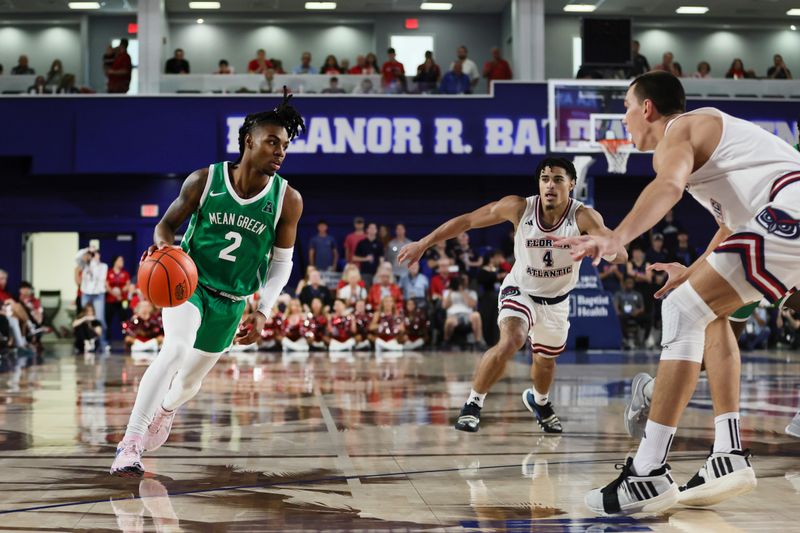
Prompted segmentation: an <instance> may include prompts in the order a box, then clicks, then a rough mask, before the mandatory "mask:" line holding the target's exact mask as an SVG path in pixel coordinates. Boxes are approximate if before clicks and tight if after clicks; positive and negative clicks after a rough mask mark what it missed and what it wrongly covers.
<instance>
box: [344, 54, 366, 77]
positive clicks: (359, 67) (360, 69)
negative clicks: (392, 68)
mask: <svg viewBox="0 0 800 533" xmlns="http://www.w3.org/2000/svg"><path fill="white" fill-rule="evenodd" d="M366 68H367V58H366V57H364V56H363V55H358V56H356V64H355V65H354V66H352V67H350V70H348V71H347V73H348V74H366V72H364V70H365V69H366Z"/></svg>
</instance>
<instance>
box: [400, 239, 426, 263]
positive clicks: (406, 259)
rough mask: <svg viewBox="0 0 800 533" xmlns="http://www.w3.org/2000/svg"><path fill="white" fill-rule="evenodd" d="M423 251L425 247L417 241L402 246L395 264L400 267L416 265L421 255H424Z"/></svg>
mask: <svg viewBox="0 0 800 533" xmlns="http://www.w3.org/2000/svg"><path fill="white" fill-rule="evenodd" d="M425 250H426V248H425V246H423V245H422V244H421V243H420V242H419V241H414V242H411V243H408V244H406V245H405V246H403V248H401V249H400V253H399V254H397V262H398V263H400V264H401V265H402V264H407V265H410V264H411V263H417V262H419V260H420V259H422V254H424V253H425Z"/></svg>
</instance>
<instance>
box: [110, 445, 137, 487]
mask: <svg viewBox="0 0 800 533" xmlns="http://www.w3.org/2000/svg"><path fill="white" fill-rule="evenodd" d="M143 451H144V450H143V449H142V441H141V438H125V439H122V442H120V443H119V444H117V456H116V457H115V458H114V463H113V464H112V465H111V474H112V475H115V476H122V477H140V476H141V475H142V474H144V467H143V466H142V452H143Z"/></svg>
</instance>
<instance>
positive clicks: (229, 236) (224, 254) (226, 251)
mask: <svg viewBox="0 0 800 533" xmlns="http://www.w3.org/2000/svg"><path fill="white" fill-rule="evenodd" d="M225 240H226V241H230V240H233V244H231V245H230V246H226V247H225V248H223V249H222V250H221V251H220V252H219V258H220V259H223V260H225V261H230V262H231V263H234V262H235V261H236V257H234V256H232V255H231V252H233V251H234V250H236V249H237V248H238V247H239V246H241V245H242V236H241V235H239V234H238V233H236V232H235V231H229V232H228V233H226V234H225ZM548 253H549V252H548Z"/></svg>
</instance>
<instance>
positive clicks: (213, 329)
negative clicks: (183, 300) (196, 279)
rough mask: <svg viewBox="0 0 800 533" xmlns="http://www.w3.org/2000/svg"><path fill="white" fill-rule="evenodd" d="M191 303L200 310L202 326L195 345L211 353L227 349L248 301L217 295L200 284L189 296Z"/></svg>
mask: <svg viewBox="0 0 800 533" xmlns="http://www.w3.org/2000/svg"><path fill="white" fill-rule="evenodd" d="M189 303H191V304H192V305H194V306H195V307H196V308H197V309H198V310H199V311H200V328H199V329H198V330H197V337H196V338H195V341H194V347H195V348H197V349H198V350H203V351H204V352H211V353H220V352H224V351H225V350H227V349H228V348H229V347H230V345H231V343H233V337H234V335H236V330H237V328H238V327H239V322H241V320H242V313H243V312H244V307H245V305H246V303H247V302H246V301H244V300H241V301H234V300H231V299H229V298H225V297H224V296H216V295H214V294H211V293H210V292H208V291H207V290H206V289H205V288H203V286H202V285H198V286H197V290H195V291H194V294H192V296H191V297H190V298H189Z"/></svg>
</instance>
